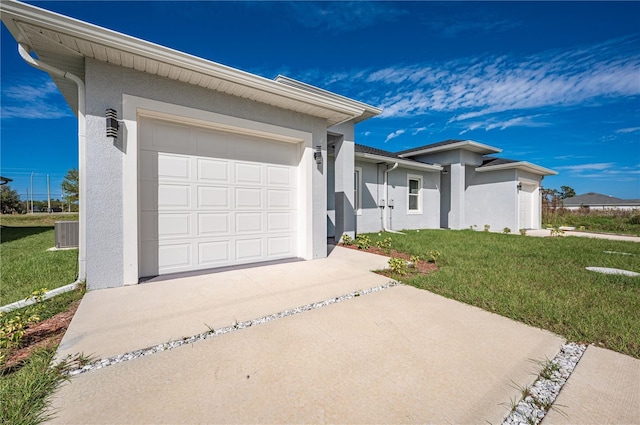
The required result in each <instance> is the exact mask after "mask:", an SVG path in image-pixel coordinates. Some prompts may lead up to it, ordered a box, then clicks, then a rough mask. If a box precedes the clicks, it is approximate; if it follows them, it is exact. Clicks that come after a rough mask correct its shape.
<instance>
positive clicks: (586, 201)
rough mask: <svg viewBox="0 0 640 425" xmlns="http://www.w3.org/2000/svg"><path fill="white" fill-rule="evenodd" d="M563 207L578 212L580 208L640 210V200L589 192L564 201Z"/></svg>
mask: <svg viewBox="0 0 640 425" xmlns="http://www.w3.org/2000/svg"><path fill="white" fill-rule="evenodd" d="M562 205H563V207H564V208H566V209H568V210H577V209H579V208H589V209H599V210H604V209H617V210H633V209H640V199H620V198H615V197H613V196H608V195H603V194H601V193H595V192H589V193H585V194H583V195H578V196H574V197H572V198H567V199H564V200H563V201H562Z"/></svg>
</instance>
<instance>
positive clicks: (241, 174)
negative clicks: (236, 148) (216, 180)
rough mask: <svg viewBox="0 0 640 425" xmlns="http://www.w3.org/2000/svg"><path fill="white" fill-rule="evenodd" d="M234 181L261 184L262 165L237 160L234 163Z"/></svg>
mask: <svg viewBox="0 0 640 425" xmlns="http://www.w3.org/2000/svg"><path fill="white" fill-rule="evenodd" d="M235 165H236V166H235V183H237V184H249V185H262V184H263V183H262V166H261V165H260V164H247V163H243V162H237V163H236V164H235Z"/></svg>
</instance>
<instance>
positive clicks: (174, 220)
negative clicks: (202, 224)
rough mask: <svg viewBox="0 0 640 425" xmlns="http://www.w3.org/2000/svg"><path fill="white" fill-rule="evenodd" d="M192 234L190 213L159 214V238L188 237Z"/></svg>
mask: <svg viewBox="0 0 640 425" xmlns="http://www.w3.org/2000/svg"><path fill="white" fill-rule="evenodd" d="M190 236H191V215H190V214H163V213H161V214H159V216H158V239H167V238H188V237H190Z"/></svg>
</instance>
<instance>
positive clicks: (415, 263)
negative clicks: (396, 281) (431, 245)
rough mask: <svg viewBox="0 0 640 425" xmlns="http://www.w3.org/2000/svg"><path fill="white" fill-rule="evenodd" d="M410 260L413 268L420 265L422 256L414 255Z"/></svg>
mask: <svg viewBox="0 0 640 425" xmlns="http://www.w3.org/2000/svg"><path fill="white" fill-rule="evenodd" d="M409 261H410V262H411V266H412V267H413V268H416V267H417V266H418V262H419V261H420V256H418V255H412V256H411V257H410V258H409Z"/></svg>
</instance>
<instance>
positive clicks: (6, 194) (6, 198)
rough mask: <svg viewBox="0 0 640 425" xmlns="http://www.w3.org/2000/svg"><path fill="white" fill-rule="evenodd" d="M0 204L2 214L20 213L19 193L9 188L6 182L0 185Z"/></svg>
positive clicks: (21, 209)
mask: <svg viewBox="0 0 640 425" xmlns="http://www.w3.org/2000/svg"><path fill="white" fill-rule="evenodd" d="M0 205H1V209H2V214H13V213H22V211H23V210H24V209H23V208H22V202H21V201H20V195H19V194H18V192H16V191H15V190H13V189H11V187H9V185H8V184H5V185H1V186H0Z"/></svg>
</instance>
